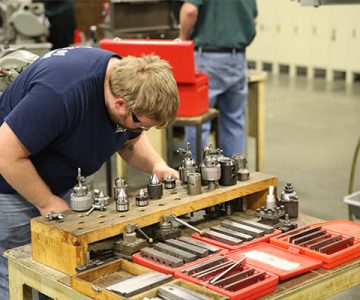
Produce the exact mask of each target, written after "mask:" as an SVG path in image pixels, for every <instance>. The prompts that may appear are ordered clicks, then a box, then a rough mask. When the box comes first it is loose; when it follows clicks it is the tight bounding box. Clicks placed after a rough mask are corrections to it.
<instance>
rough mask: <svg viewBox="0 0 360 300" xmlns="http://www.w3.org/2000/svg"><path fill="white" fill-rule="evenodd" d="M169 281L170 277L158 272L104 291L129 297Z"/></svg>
mask: <svg viewBox="0 0 360 300" xmlns="http://www.w3.org/2000/svg"><path fill="white" fill-rule="evenodd" d="M171 279H172V276H171V275H165V274H162V273H159V272H147V273H144V274H141V275H138V276H136V277H132V278H130V279H128V280H124V281H121V282H118V283H115V284H112V285H110V286H107V287H106V289H108V290H111V291H114V292H116V293H118V294H120V295H121V296H124V297H131V296H133V295H136V294H139V293H141V292H144V291H147V290H150V289H152V288H154V287H156V286H159V285H161V284H163V283H166V282H169V281H170V280H171Z"/></svg>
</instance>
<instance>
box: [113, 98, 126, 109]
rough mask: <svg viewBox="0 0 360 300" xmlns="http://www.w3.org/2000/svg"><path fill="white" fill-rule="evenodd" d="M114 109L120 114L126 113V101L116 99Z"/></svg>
mask: <svg viewBox="0 0 360 300" xmlns="http://www.w3.org/2000/svg"><path fill="white" fill-rule="evenodd" d="M114 108H115V110H116V111H118V112H123V111H126V101H125V100H124V99H123V98H121V97H118V98H115V100H114Z"/></svg>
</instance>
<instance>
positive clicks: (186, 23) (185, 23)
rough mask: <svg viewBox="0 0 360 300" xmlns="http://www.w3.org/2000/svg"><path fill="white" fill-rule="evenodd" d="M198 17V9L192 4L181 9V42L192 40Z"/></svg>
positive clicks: (186, 4) (184, 5)
mask: <svg viewBox="0 0 360 300" xmlns="http://www.w3.org/2000/svg"><path fill="white" fill-rule="evenodd" d="M197 17H198V8H197V7H196V6H195V5H194V4H191V3H187V2H186V3H184V4H183V5H182V6H181V9H180V31H179V38H180V40H187V39H189V38H190V35H191V32H192V31H193V29H194V26H195V23H196V21H197Z"/></svg>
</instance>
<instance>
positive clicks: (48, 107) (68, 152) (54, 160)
mask: <svg viewBox="0 0 360 300" xmlns="http://www.w3.org/2000/svg"><path fill="white" fill-rule="evenodd" d="M114 56H115V57H119V56H117V55H116V54H114V53H112V52H109V51H106V50H101V49H95V48H89V47H69V48H64V49H59V50H54V51H52V52H49V53H48V54H46V55H45V56H43V57H41V58H39V59H38V60H37V61H35V62H34V63H32V64H31V65H30V66H29V67H27V68H26V69H25V70H24V71H23V72H22V73H21V74H20V75H19V76H18V78H17V79H16V80H15V81H14V82H13V83H12V84H11V85H10V86H9V87H8V88H7V89H6V90H5V92H4V93H3V94H2V96H1V97H0V124H2V123H3V121H5V122H6V123H7V124H8V125H9V127H10V128H11V129H12V130H13V132H14V133H15V134H16V136H17V137H18V139H19V140H20V141H21V142H22V144H23V145H24V146H25V147H26V149H27V150H28V151H29V152H30V153H31V155H30V159H31V161H32V162H33V164H34V166H35V168H36V170H37V171H38V173H39V175H40V176H41V178H42V179H43V180H44V181H45V182H46V183H47V184H48V186H49V187H50V188H51V190H52V192H53V193H55V194H61V193H63V192H65V191H67V190H69V189H70V188H72V187H73V186H74V185H75V184H76V176H77V168H81V171H82V174H83V175H84V176H88V175H90V174H93V173H94V172H96V171H97V170H98V169H99V168H100V167H101V166H102V164H103V163H104V161H105V160H106V159H107V158H108V157H110V156H111V155H112V154H114V153H115V152H116V151H117V150H119V149H120V148H121V147H122V146H123V144H124V143H125V142H126V141H127V140H129V139H132V138H135V137H137V136H138V135H139V134H138V133H133V132H129V131H126V132H123V133H116V124H115V123H114V122H112V120H111V119H110V116H109V113H108V110H107V108H106V106H105V99H104V80H105V72H106V68H107V65H108V62H109V59H110V58H111V57H114ZM119 58H120V57H119ZM29 184H31V183H29ZM1 192H2V193H13V192H15V191H14V190H13V189H12V188H11V186H10V185H9V184H8V183H7V182H6V181H5V180H4V178H3V177H1V176H0V193H1Z"/></svg>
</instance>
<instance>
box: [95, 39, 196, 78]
mask: <svg viewBox="0 0 360 300" xmlns="http://www.w3.org/2000/svg"><path fill="white" fill-rule="evenodd" d="M99 46H100V48H102V49H106V50H110V51H112V52H115V53H116V54H118V55H120V56H128V55H132V56H141V55H143V54H156V55H158V56H160V57H161V58H162V59H164V60H166V61H167V62H168V63H169V64H170V65H171V67H172V68H173V73H174V77H175V80H176V82H177V83H194V82H195V81H196V76H195V62H194V42H193V41H179V42H175V41H174V40H165V39H164V40H157V39H121V40H119V41H113V40H111V39H103V40H101V41H100V43H99Z"/></svg>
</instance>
